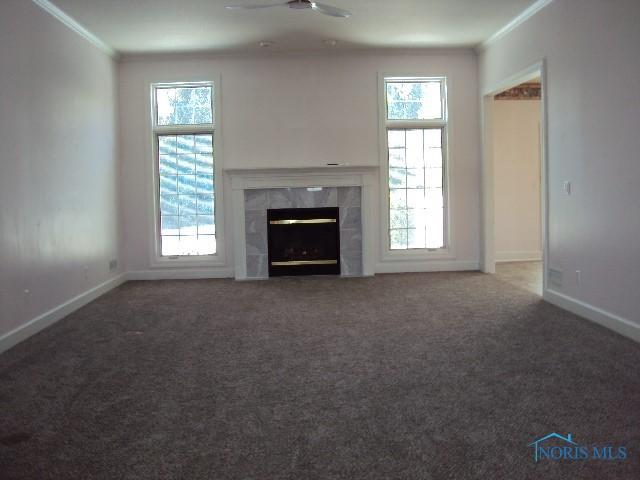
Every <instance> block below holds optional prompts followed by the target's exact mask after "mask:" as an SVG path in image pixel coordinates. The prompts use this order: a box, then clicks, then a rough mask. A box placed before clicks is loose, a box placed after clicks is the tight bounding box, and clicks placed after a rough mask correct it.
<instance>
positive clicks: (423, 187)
mask: <svg viewBox="0 0 640 480" xmlns="http://www.w3.org/2000/svg"><path fill="white" fill-rule="evenodd" d="M384 95H385V120H384V123H385V130H386V150H387V159H388V162H387V171H388V180H389V182H388V188H389V190H388V193H389V196H388V198H389V204H388V208H389V210H388V212H389V217H388V218H389V223H388V225H389V232H388V233H389V237H388V239H389V243H388V245H389V248H390V250H410V249H429V250H437V249H443V248H445V247H446V236H445V218H446V215H445V214H446V202H445V198H446V192H445V186H446V183H445V168H444V167H445V150H446V149H445V141H446V137H447V135H446V133H447V132H446V128H447V111H446V86H445V79H444V78H385V79H384Z"/></svg>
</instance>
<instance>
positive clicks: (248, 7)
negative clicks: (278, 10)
mask: <svg viewBox="0 0 640 480" xmlns="http://www.w3.org/2000/svg"><path fill="white" fill-rule="evenodd" d="M287 3H289V2H280V3H269V4H267V5H227V6H225V7H224V8H226V9H227V10H257V9H259V8H270V7H282V6H284V5H286V4H287Z"/></svg>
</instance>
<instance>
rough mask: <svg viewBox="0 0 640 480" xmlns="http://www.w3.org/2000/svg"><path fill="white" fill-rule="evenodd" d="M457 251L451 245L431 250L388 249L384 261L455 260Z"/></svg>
mask: <svg viewBox="0 0 640 480" xmlns="http://www.w3.org/2000/svg"><path fill="white" fill-rule="evenodd" d="M455 258H456V256H455V252H454V251H453V249H451V247H449V248H439V249H436V250H429V249H426V248H416V249H410V250H386V251H384V252H383V254H382V261H383V262H398V261H400V262H402V261H405V262H413V261H416V260H455Z"/></svg>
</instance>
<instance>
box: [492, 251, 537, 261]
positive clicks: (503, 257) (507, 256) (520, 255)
mask: <svg viewBox="0 0 640 480" xmlns="http://www.w3.org/2000/svg"><path fill="white" fill-rule="evenodd" d="M540 260H542V252H541V251H534V252H526V251H523V252H519V251H510V252H496V262H497V263H502V262H536V261H540Z"/></svg>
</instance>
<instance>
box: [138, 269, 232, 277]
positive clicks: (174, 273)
mask: <svg viewBox="0 0 640 480" xmlns="http://www.w3.org/2000/svg"><path fill="white" fill-rule="evenodd" d="M233 274H234V271H233V268H226V267H221V268H202V269H196V268H158V269H153V270H137V271H132V272H127V280H188V279H203V278H233Z"/></svg>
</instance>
